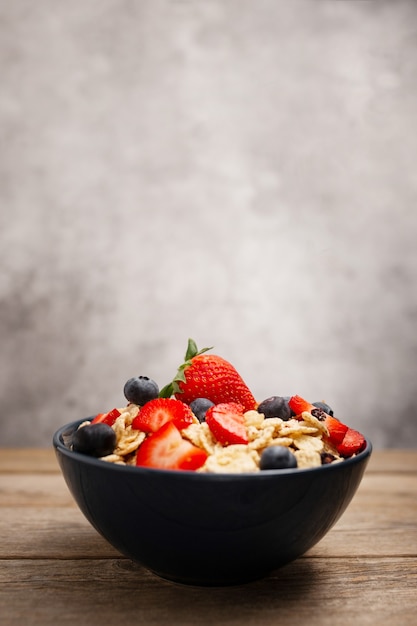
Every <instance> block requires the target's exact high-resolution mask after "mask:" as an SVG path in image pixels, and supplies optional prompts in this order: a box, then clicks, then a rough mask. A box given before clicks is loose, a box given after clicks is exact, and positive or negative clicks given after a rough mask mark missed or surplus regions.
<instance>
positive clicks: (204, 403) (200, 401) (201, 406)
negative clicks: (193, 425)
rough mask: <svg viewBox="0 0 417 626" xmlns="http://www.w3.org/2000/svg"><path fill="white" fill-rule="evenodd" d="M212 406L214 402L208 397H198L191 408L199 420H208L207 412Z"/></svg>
mask: <svg viewBox="0 0 417 626" xmlns="http://www.w3.org/2000/svg"><path fill="white" fill-rule="evenodd" d="M211 406H214V402H212V401H211V400H209V399H208V398H196V399H195V400H193V401H192V402H191V403H190V409H191V410H192V412H193V413H194V415H195V416H196V418H197V419H198V421H199V422H205V421H206V413H207V410H208V409H209V408H210V407H211Z"/></svg>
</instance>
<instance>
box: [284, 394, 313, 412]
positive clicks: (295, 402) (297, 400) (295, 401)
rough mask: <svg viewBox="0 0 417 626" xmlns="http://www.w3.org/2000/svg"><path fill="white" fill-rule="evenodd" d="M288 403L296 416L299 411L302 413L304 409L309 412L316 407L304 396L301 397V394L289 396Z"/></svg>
mask: <svg viewBox="0 0 417 626" xmlns="http://www.w3.org/2000/svg"><path fill="white" fill-rule="evenodd" d="M288 404H289V405H290V409H292V410H293V411H294V413H295V415H296V416H297V415H301V413H304V411H307V412H308V413H311V411H313V409H315V408H316V407H315V406H314V404H311V403H310V402H307V400H304V398H302V397H301V396H291V398H290V399H289V400H288Z"/></svg>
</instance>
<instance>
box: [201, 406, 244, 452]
mask: <svg viewBox="0 0 417 626" xmlns="http://www.w3.org/2000/svg"><path fill="white" fill-rule="evenodd" d="M206 424H207V426H208V427H209V428H210V430H211V432H212V433H213V435H214V436H215V438H216V439H217V441H219V442H220V443H221V444H222V445H223V446H228V445H229V444H232V443H244V444H247V443H249V440H248V435H247V432H246V426H245V418H244V415H243V407H242V406H241V405H240V404H236V402H227V403H222V404H215V405H214V406H211V407H210V408H209V409H208V411H207V413H206Z"/></svg>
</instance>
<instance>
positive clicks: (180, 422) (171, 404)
mask: <svg viewBox="0 0 417 626" xmlns="http://www.w3.org/2000/svg"><path fill="white" fill-rule="evenodd" d="M194 421H195V420H194V416H193V413H192V411H191V409H190V407H189V406H187V405H186V404H184V402H180V400H174V398H155V399H154V400H149V402H146V404H144V405H143V407H141V409H140V410H139V413H138V414H137V416H136V417H135V419H134V420H133V422H132V428H134V429H136V430H143V431H144V432H145V433H155V432H156V431H157V430H159V429H160V428H161V426H163V425H164V424H166V422H173V423H174V425H175V426H176V427H177V428H178V429H179V430H181V429H182V428H187V426H189V425H190V424H193V423H194Z"/></svg>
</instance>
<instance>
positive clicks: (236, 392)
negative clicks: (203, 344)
mask: <svg viewBox="0 0 417 626" xmlns="http://www.w3.org/2000/svg"><path fill="white" fill-rule="evenodd" d="M208 350H211V348H203V349H202V350H198V348H197V345H196V343H195V341H193V340H192V339H189V340H188V347H187V352H186V354H185V362H184V363H183V364H182V365H181V366H180V367H179V368H178V372H177V374H176V376H175V378H174V380H173V381H172V383H169V385H166V387H164V388H163V389H162V390H161V392H160V394H159V395H160V396H161V397H164V398H169V397H170V396H172V395H174V396H175V397H176V398H177V399H178V400H181V401H182V402H185V403H186V404H190V403H191V402H192V401H193V400H195V399H196V398H207V399H208V400H211V401H212V402H214V404H220V403H224V402H237V403H238V404H240V405H242V407H243V409H244V411H249V410H250V409H254V408H255V407H256V401H255V398H254V397H253V395H252V392H251V391H250V389H249V387H248V386H247V385H246V383H245V382H244V380H243V379H242V377H241V376H240V374H239V373H238V372H237V371H236V369H235V368H234V367H233V365H231V363H229V362H228V361H226V360H225V359H223V358H222V357H220V356H217V355H215V354H203V353H204V352H207V351H208Z"/></svg>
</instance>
